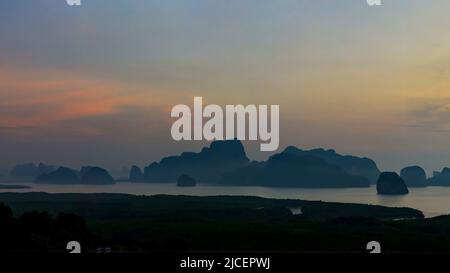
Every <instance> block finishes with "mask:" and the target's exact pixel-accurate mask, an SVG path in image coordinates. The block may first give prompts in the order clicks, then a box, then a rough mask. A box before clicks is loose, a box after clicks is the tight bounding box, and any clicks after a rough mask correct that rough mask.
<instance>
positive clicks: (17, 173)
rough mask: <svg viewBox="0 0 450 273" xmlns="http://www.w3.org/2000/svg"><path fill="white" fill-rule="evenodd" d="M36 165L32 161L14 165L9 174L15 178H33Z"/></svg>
mask: <svg viewBox="0 0 450 273" xmlns="http://www.w3.org/2000/svg"><path fill="white" fill-rule="evenodd" d="M36 172H37V167H36V164H34V163H25V164H19V165H16V166H15V167H14V169H13V170H12V171H11V173H10V175H11V176H12V177H15V178H34V177H35V176H36Z"/></svg>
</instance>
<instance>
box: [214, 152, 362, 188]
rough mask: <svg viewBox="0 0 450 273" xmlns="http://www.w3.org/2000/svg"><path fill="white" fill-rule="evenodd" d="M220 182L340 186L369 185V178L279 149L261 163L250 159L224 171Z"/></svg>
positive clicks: (231, 183)
mask: <svg viewBox="0 0 450 273" xmlns="http://www.w3.org/2000/svg"><path fill="white" fill-rule="evenodd" d="M221 184H226V185H246V186H268V187H304V188H341V187H369V186H370V181H369V180H368V179H367V178H365V177H362V176H353V175H349V174H348V173H347V172H346V171H344V170H343V169H341V168H340V167H338V166H336V165H333V164H330V163H327V162H326V161H325V160H323V159H321V158H318V157H315V156H311V155H304V156H297V155H294V154H290V153H280V154H276V155H273V156H271V157H270V158H269V160H268V161H267V162H266V163H265V164H261V163H253V164H251V165H249V166H245V167H243V168H240V169H238V170H235V171H232V172H229V173H226V174H225V175H224V176H223V178H222V180H221Z"/></svg>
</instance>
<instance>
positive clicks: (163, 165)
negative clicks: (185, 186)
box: [144, 140, 249, 183]
mask: <svg viewBox="0 0 450 273" xmlns="http://www.w3.org/2000/svg"><path fill="white" fill-rule="evenodd" d="M247 164H249V159H248V158H247V156H246V154H245V150H244V146H243V145H242V143H241V142H240V141H239V140H226V141H215V142H212V143H211V145H210V147H209V148H206V147H205V148H203V149H202V151H201V152H200V153H192V152H185V153H182V154H181V155H180V156H170V157H166V158H164V159H162V160H161V161H160V162H159V163H152V164H151V165H150V166H148V167H146V168H145V169H144V180H145V182H175V181H177V179H178V177H179V176H180V175H182V174H187V175H189V176H191V177H193V178H194V179H195V180H197V181H198V182H204V183H217V182H218V181H219V179H220V177H221V176H222V175H223V174H224V173H225V172H229V171H231V170H234V169H237V168H240V167H242V166H245V165H247Z"/></svg>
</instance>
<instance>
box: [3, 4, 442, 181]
mask: <svg viewBox="0 0 450 273" xmlns="http://www.w3.org/2000/svg"><path fill="white" fill-rule="evenodd" d="M383 3H384V5H383V6H381V7H370V6H368V5H367V4H366V1H364V0H337V1H330V0H280V1H273V0H214V1H211V0H170V1H167V0H127V1H125V0H114V1H112V0H82V6H80V7H69V6H67V5H66V3H65V1H64V0H39V1H35V0H4V1H0V155H1V156H0V166H2V167H3V168H6V167H10V166H13V165H15V164H16V163H23V162H45V163H48V164H54V165H64V166H72V167H79V166H82V165H100V166H104V167H107V168H120V167H122V166H129V165H132V164H137V165H140V166H145V165H148V164H150V163H151V162H153V161H158V160H159V159H161V158H162V157H163V156H167V155H172V154H178V153H180V152H182V151H187V150H190V151H199V150H200V149H201V147H202V146H204V145H207V143H205V142H175V141H173V140H172V138H171V135H170V127H171V124H172V122H173V121H174V120H173V119H171V118H170V110H171V108H172V107H173V106H174V105H177V104H187V105H192V103H193V97H194V96H202V97H203V99H204V101H206V103H214V104H219V105H225V104H244V105H246V104H256V105H260V104H278V105H280V126H281V128H280V149H279V151H281V150H282V149H284V148H285V147H286V146H288V145H295V146H298V147H300V148H303V149H310V148H315V147H323V148H327V149H331V148H332V149H335V150H336V151H338V152H340V153H343V154H353V155H358V156H367V157H370V158H372V159H374V160H375V161H376V162H377V164H378V166H379V167H380V169H382V170H394V171H399V170H400V169H401V168H402V167H404V166H408V165H420V166H422V167H424V168H425V169H426V170H427V171H428V173H431V172H432V171H433V170H440V169H442V168H443V167H445V166H450V141H449V140H450V35H449V34H450V19H449V17H448V12H449V10H450V1H448V0H433V1H423V0H384V1H383ZM245 144H246V147H247V150H248V154H249V156H250V157H251V158H252V159H257V160H261V159H266V158H267V157H268V156H270V155H271V153H264V152H260V151H259V143H245Z"/></svg>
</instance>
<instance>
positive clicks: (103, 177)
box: [80, 167, 114, 184]
mask: <svg viewBox="0 0 450 273" xmlns="http://www.w3.org/2000/svg"><path fill="white" fill-rule="evenodd" d="M80 173H82V175H81V183H82V184H114V178H113V177H112V176H111V175H110V174H109V173H108V171H107V170H105V169H102V168H99V167H86V168H85V169H84V172H80Z"/></svg>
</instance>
